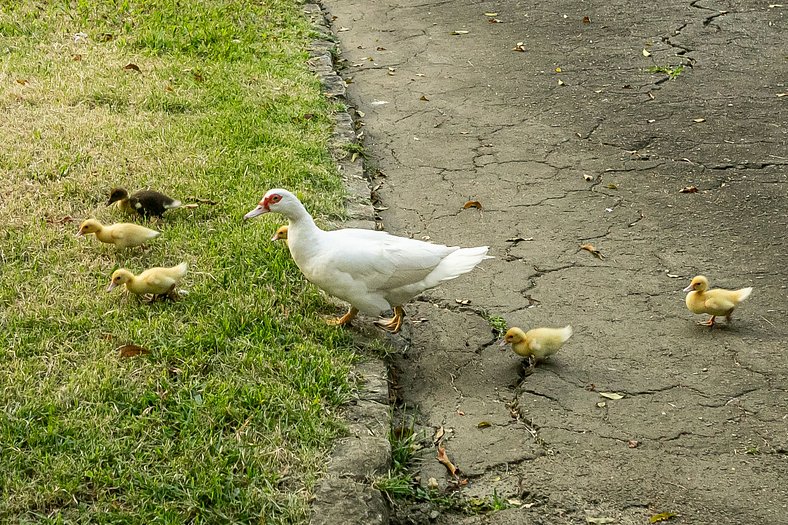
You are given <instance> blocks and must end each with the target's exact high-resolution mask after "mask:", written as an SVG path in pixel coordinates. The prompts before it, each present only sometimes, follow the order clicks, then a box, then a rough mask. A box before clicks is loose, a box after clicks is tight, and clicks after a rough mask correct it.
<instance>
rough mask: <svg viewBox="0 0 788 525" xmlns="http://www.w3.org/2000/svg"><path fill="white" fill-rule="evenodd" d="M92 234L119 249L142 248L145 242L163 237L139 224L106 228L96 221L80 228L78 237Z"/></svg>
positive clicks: (84, 224)
mask: <svg viewBox="0 0 788 525" xmlns="http://www.w3.org/2000/svg"><path fill="white" fill-rule="evenodd" d="M91 233H95V234H96V238H97V239H98V240H100V241H101V242H106V243H108V244H114V245H115V246H117V247H119V248H132V247H134V246H142V245H143V244H144V243H145V241H148V240H150V239H155V238H156V237H158V236H159V235H161V233H159V232H157V231H155V230H151V229H150V228H146V227H144V226H140V225H138V224H131V223H127V222H121V223H118V224H112V225H110V226H104V225H103V224H101V223H100V222H99V221H97V220H96V219H88V220H86V221H84V222H83V223H82V224H81V225H80V226H79V231H78V232H77V237H80V236H82V235H88V234H91Z"/></svg>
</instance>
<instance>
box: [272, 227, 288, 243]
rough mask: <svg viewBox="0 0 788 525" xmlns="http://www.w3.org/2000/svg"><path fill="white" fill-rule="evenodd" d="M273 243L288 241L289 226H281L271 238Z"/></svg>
mask: <svg viewBox="0 0 788 525" xmlns="http://www.w3.org/2000/svg"><path fill="white" fill-rule="evenodd" d="M271 240H272V241H286V240H287V224H285V225H284V226H280V227H279V228H278V229H277V230H276V233H275V234H274V236H273V237H271Z"/></svg>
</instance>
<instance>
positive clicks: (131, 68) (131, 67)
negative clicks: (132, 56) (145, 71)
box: [123, 62, 142, 73]
mask: <svg viewBox="0 0 788 525" xmlns="http://www.w3.org/2000/svg"><path fill="white" fill-rule="evenodd" d="M123 69H125V70H126V71H136V72H137V73H142V70H141V69H140V66H138V65H137V64H132V63H131V62H129V63H128V64H126V65H125V66H123Z"/></svg>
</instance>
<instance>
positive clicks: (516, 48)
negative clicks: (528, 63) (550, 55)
mask: <svg viewBox="0 0 788 525" xmlns="http://www.w3.org/2000/svg"><path fill="white" fill-rule="evenodd" d="M512 51H519V52H520V53H525V42H517V43H516V44H515V45H514V47H513V48H512Z"/></svg>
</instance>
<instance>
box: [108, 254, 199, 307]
mask: <svg viewBox="0 0 788 525" xmlns="http://www.w3.org/2000/svg"><path fill="white" fill-rule="evenodd" d="M186 268H187V265H186V263H185V262H182V263H181V264H179V265H178V266H173V267H172V268H160V267H156V268H150V269H148V270H145V271H144V272H142V273H141V274H139V275H134V274H133V273H131V272H130V271H128V270H127V269H125V268H120V269H118V270H115V271H114V272H113V273H112V280H111V281H110V283H109V286H108V287H107V291H108V292H109V291H111V290H112V289H113V288H115V287H116V286H120V285H121V284H125V285H126V290H128V291H129V292H131V293H133V294H136V295H146V294H152V295H153V299H157V298H160V297H161V298H163V297H169V298H170V299H176V298H177V297H178V293H177V292H176V291H175V286H176V285H177V284H178V281H180V280H181V279H182V278H183V276H184V275H186Z"/></svg>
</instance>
